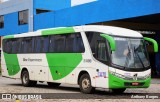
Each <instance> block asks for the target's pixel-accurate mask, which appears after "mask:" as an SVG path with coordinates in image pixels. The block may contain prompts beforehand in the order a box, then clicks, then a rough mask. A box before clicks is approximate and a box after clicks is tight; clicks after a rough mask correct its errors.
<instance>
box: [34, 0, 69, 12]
mask: <svg viewBox="0 0 160 102" xmlns="http://www.w3.org/2000/svg"><path fill="white" fill-rule="evenodd" d="M33 4H34V14H36V12H35V10H36V9H37V8H39V9H45V10H53V11H56V10H60V9H64V8H69V7H71V0H33Z"/></svg>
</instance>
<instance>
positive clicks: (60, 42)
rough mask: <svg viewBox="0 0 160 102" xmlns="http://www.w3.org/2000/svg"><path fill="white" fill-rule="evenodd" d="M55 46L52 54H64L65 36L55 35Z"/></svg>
mask: <svg viewBox="0 0 160 102" xmlns="http://www.w3.org/2000/svg"><path fill="white" fill-rule="evenodd" d="M54 43H55V46H54V52H57V53H59V52H64V49H65V35H56V36H55V42H54Z"/></svg>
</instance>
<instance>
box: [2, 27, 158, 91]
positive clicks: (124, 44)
mask: <svg viewBox="0 0 160 102" xmlns="http://www.w3.org/2000/svg"><path fill="white" fill-rule="evenodd" d="M146 41H148V42H151V43H153V45H154V51H155V52H157V51H158V44H157V42H156V41H155V40H153V39H151V38H146V37H143V36H142V35H141V34H140V33H138V32H136V31H132V30H129V29H124V28H119V27H110V26H98V25H86V26H75V27H61V28H53V29H44V30H39V31H36V32H30V33H23V34H17V35H8V36H4V37H3V41H2V52H1V53H2V56H1V57H2V58H1V67H2V76H4V77H9V78H19V79H21V81H22V84H23V85H24V86H26V87H28V86H35V85H36V84H37V81H40V82H47V83H48V85H49V86H53V87H57V86H59V85H60V84H61V83H66V84H77V85H79V86H80V90H81V91H82V92H83V93H91V92H93V91H94V90H95V88H108V89H110V90H112V91H113V92H118V93H122V92H124V91H125V90H126V88H147V87H149V85H150V81H151V67H150V63H149V58H148V53H147V50H146V44H147V43H146Z"/></svg>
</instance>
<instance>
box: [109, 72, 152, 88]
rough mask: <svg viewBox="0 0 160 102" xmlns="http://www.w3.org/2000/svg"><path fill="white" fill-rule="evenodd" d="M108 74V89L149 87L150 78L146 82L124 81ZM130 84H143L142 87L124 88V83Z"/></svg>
mask: <svg viewBox="0 0 160 102" xmlns="http://www.w3.org/2000/svg"><path fill="white" fill-rule="evenodd" d="M108 74H109V83H108V84H109V88H110V89H119V88H148V87H149V86H150V82H151V78H148V79H146V80H124V79H122V78H119V77H117V76H114V75H112V74H111V73H110V72H109V73H108ZM125 82H127V83H132V82H139V83H144V85H143V86H125V85H124V83H125Z"/></svg>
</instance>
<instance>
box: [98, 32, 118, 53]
mask: <svg viewBox="0 0 160 102" xmlns="http://www.w3.org/2000/svg"><path fill="white" fill-rule="evenodd" d="M100 36H101V37H103V38H105V39H106V40H108V42H109V45H110V47H111V50H112V51H115V50H116V42H115V40H114V39H113V37H111V36H109V35H107V34H100Z"/></svg>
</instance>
